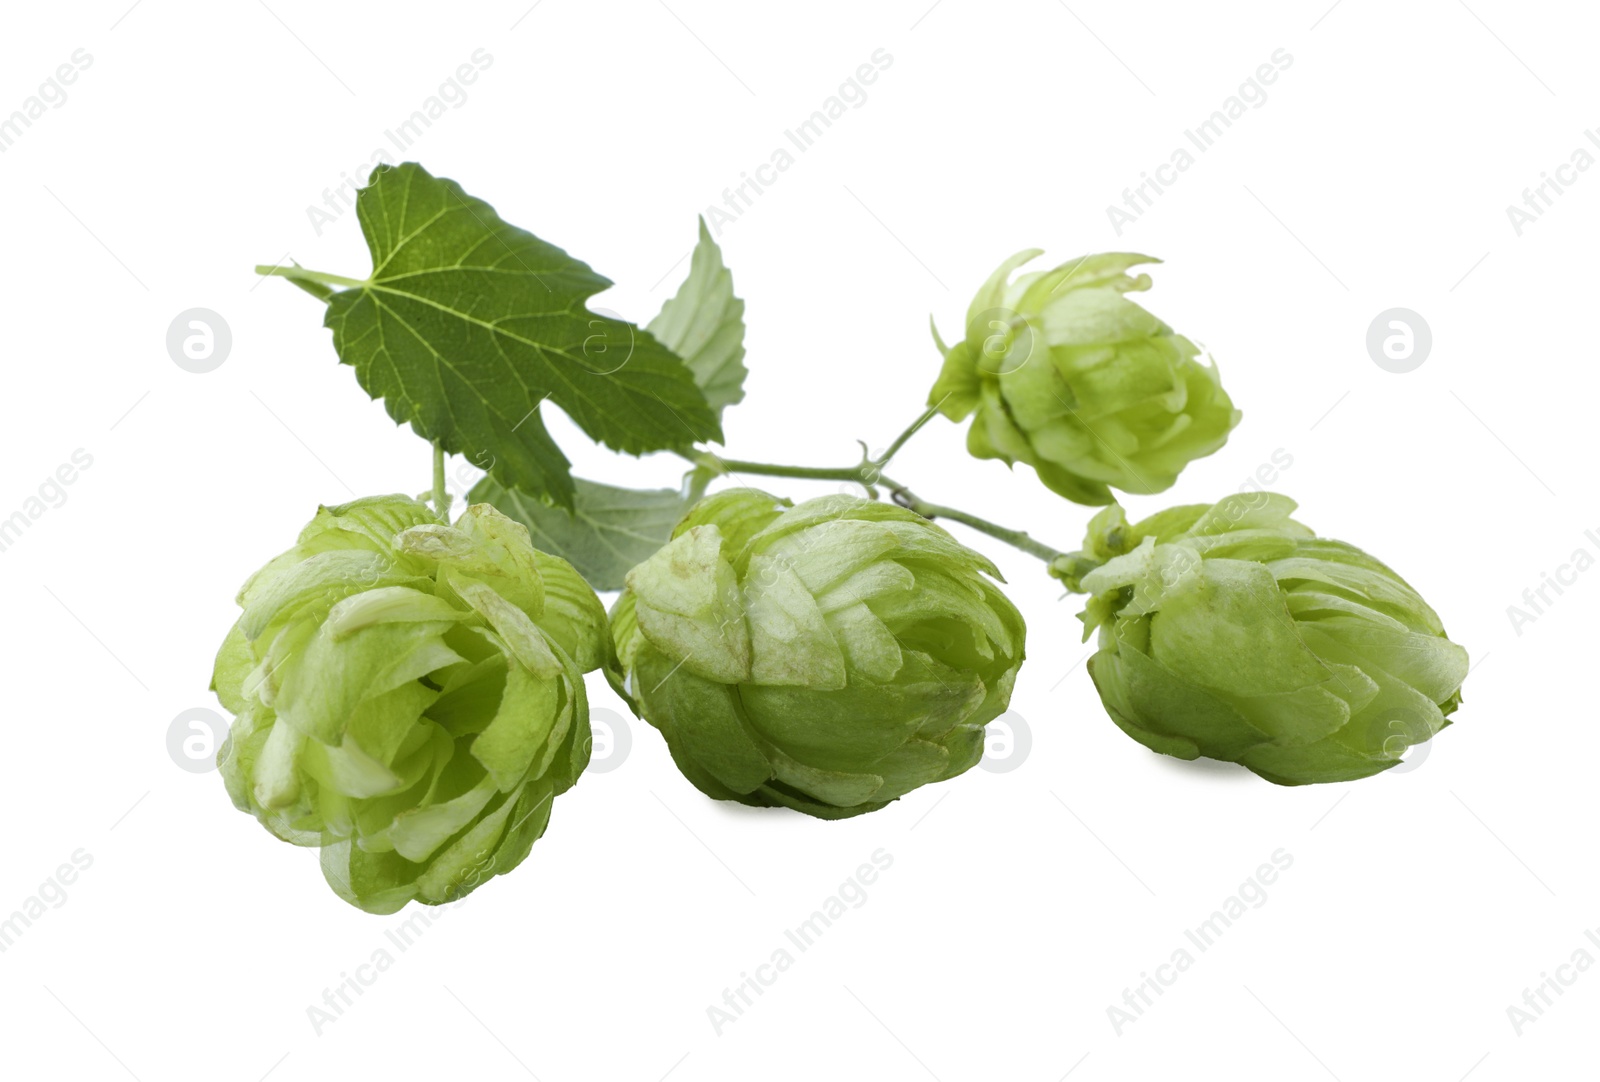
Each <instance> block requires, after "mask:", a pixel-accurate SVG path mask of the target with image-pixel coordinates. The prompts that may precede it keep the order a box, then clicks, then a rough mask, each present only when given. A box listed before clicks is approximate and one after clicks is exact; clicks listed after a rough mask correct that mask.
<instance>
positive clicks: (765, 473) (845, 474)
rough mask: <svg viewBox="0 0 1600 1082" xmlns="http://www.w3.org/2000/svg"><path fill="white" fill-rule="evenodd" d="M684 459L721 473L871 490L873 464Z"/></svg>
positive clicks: (703, 455)
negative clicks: (847, 483) (848, 483)
mask: <svg viewBox="0 0 1600 1082" xmlns="http://www.w3.org/2000/svg"><path fill="white" fill-rule="evenodd" d="M684 457H685V458H687V459H688V460H689V461H690V462H693V463H694V464H695V465H697V466H707V467H709V468H711V469H713V470H716V471H717V472H718V473H725V474H732V473H749V474H754V475H756V476H758V477H798V478H800V479H801V480H804V481H852V482H854V483H856V484H858V485H862V486H864V487H870V484H869V482H868V481H867V479H866V470H867V468H868V466H870V465H871V463H866V464H863V465H861V466H843V467H840V468H838V469H833V468H831V467H827V466H779V465H775V464H773V463H770V462H745V461H743V460H742V459H737V458H723V457H722V456H721V455H719V454H714V453H712V452H709V451H702V452H701V453H700V454H698V455H685V456H684Z"/></svg>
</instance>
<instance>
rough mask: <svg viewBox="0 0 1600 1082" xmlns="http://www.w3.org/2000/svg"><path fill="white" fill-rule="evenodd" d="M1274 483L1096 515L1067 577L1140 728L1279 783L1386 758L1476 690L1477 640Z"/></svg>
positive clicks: (1098, 666) (1358, 770) (1124, 714)
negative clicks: (1209, 498)
mask: <svg viewBox="0 0 1600 1082" xmlns="http://www.w3.org/2000/svg"><path fill="white" fill-rule="evenodd" d="M1294 508H1295V504H1294V501H1293V500H1290V499H1288V498H1287V497H1284V496H1278V495H1274V494H1272V493H1252V494H1240V495H1235V496H1230V497H1228V498H1227V499H1225V500H1222V501H1221V502H1219V503H1216V504H1212V505H1206V504H1196V505H1191V506H1186V507H1174V508H1171V509H1169V510H1167V511H1163V512H1161V513H1160V514H1157V515H1153V516H1151V517H1150V518H1148V519H1145V520H1144V521H1143V522H1140V523H1138V524H1137V525H1132V526H1130V525H1128V523H1127V520H1126V519H1125V518H1124V517H1123V514H1122V509H1121V508H1120V507H1108V508H1106V509H1105V510H1104V511H1102V512H1100V513H1099V514H1098V515H1096V516H1095V519H1094V521H1093V522H1092V523H1091V524H1090V527H1089V536H1088V539H1087V541H1086V543H1085V549H1084V551H1083V552H1080V553H1077V554H1074V555H1073V556H1068V557H1063V558H1062V559H1061V560H1060V561H1058V562H1057V567H1056V573H1057V574H1058V575H1060V576H1061V577H1062V578H1064V579H1066V581H1067V584H1068V586H1069V588H1071V589H1074V590H1080V591H1082V592H1086V593H1088V594H1090V595H1092V596H1091V598H1090V600H1089V603H1088V606H1087V608H1086V610H1085V611H1084V613H1083V614H1082V616H1081V619H1082V620H1083V622H1084V624H1085V631H1084V637H1085V638H1088V634H1089V632H1090V631H1092V630H1094V629H1095V628H1098V629H1099V631H1100V641H1099V650H1098V652H1097V653H1096V654H1095V655H1094V656H1093V657H1092V658H1091V659H1090V660H1089V671H1090V673H1091V674H1092V675H1093V677H1094V683H1095V687H1096V688H1097V689H1099V692H1100V698H1101V700H1102V701H1103V702H1104V703H1105V707H1106V710H1107V712H1108V713H1109V714H1110V715H1111V717H1112V720H1114V721H1115V722H1116V723H1117V724H1118V725H1119V726H1121V727H1122V730H1123V731H1124V732H1126V733H1127V734H1128V735H1129V736H1131V737H1133V738H1134V739H1135V740H1137V741H1139V742H1140V743H1142V744H1144V745H1146V746H1147V747H1149V748H1152V749H1153V750H1155V751H1159V752H1163V753H1165V754H1167V755H1175V756H1177V757H1178V758H1180V759H1194V758H1198V757H1200V756H1202V755H1203V756H1207V757H1209V758H1213V759H1226V760H1229V761H1231V762H1237V763H1243V764H1244V765H1245V766H1247V767H1249V768H1250V769H1251V770H1253V771H1255V772H1256V773H1257V774H1259V775H1261V776H1262V777H1263V778H1266V779H1267V780H1268V781H1273V782H1277V783H1279V784H1281V785H1301V784H1306V783H1309V782H1331V781H1350V780H1353V779H1356V778H1364V777H1367V776H1369V775H1372V774H1376V773H1378V772H1379V771H1382V770H1387V769H1389V768H1390V767H1392V766H1394V765H1395V764H1396V763H1397V762H1399V761H1400V757H1401V755H1402V754H1403V753H1404V752H1405V751H1406V749H1407V748H1408V747H1410V746H1412V745H1414V744H1418V743H1421V742H1422V741H1425V740H1427V739H1429V738H1430V737H1431V736H1433V734H1434V733H1436V732H1438V731H1439V730H1440V729H1442V728H1443V727H1444V726H1445V725H1447V724H1449V722H1448V720H1447V719H1448V717H1449V715H1450V714H1451V713H1452V712H1453V711H1454V710H1455V709H1456V707H1457V706H1458V705H1460V702H1461V682H1462V681H1463V680H1464V679H1465V678H1466V675H1467V652H1466V651H1465V650H1464V649H1462V648H1461V647H1460V646H1458V645H1456V644H1455V643H1453V642H1451V641H1450V640H1449V639H1448V638H1446V637H1445V632H1444V628H1443V626H1442V625H1441V624H1440V622H1439V617H1438V616H1437V615H1436V614H1435V613H1434V611H1433V610H1432V609H1431V608H1429V607H1428V604H1427V602H1425V601H1423V600H1422V598H1421V597H1420V596H1418V594H1417V593H1416V591H1415V590H1413V589H1412V588H1411V587H1410V586H1408V585H1407V584H1406V582H1405V580H1403V579H1402V578H1400V576H1399V575H1397V574H1395V573H1394V572H1393V571H1391V570H1390V569H1389V568H1388V567H1386V566H1385V565H1383V564H1381V563H1379V562H1378V561H1377V560H1375V559H1373V558H1372V557H1371V556H1368V555H1367V554H1366V553H1364V552H1362V551H1361V550H1360V549H1358V548H1355V547H1354V546H1352V545H1347V544H1345V543H1344V542H1342V541H1330V540H1325V539H1322V538H1319V537H1317V536H1316V535H1315V534H1313V533H1312V532H1311V531H1310V530H1309V529H1307V528H1306V527H1304V526H1302V525H1301V524H1300V523H1298V522H1295V521H1294V520H1293V519H1291V518H1290V517H1289V515H1290V514H1291V513H1292V512H1293V511H1294Z"/></svg>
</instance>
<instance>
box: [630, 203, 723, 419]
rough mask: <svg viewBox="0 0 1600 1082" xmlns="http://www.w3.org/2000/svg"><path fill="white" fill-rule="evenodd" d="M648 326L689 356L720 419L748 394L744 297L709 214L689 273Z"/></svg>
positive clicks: (691, 368)
mask: <svg viewBox="0 0 1600 1082" xmlns="http://www.w3.org/2000/svg"><path fill="white" fill-rule="evenodd" d="M645 329H646V330H647V331H649V332H650V333H651V334H653V335H655V336H656V338H657V339H658V340H660V341H661V342H662V343H663V344H665V345H666V347H667V348H668V349H670V350H672V351H673V352H674V353H676V354H677V355H678V356H680V357H682V358H683V360H684V363H685V364H687V365H688V366H689V371H690V372H692V373H693V374H694V381H695V384H696V385H698V386H699V388H700V389H701V390H702V391H704V392H705V396H706V401H707V402H709V403H710V404H711V408H712V409H713V410H714V411H716V414H717V417H718V419H720V418H721V417H722V411H723V409H724V408H726V407H728V406H733V405H737V404H738V403H739V402H740V400H742V399H743V398H744V377H745V376H746V375H747V374H748V370H747V369H746V368H745V366H744V301H743V300H741V299H739V298H738V297H735V296H734V295H733V274H732V272H730V271H729V270H728V268H727V266H725V265H724V264H723V262H722V249H720V248H718V247H717V242H716V241H714V240H712V239H711V232H710V230H708V229H706V220H705V219H704V218H701V219H700V242H699V243H698V244H696V245H695V246H694V255H693V256H692V257H691V259H690V261H689V277H688V278H687V279H685V280H684V283H683V285H681V286H679V287H678V293H677V295H676V296H675V297H673V298H672V299H671V300H669V301H667V303H666V304H663V305H662V306H661V313H660V314H659V315H657V316H656V318H654V319H652V320H651V321H650V322H649V324H647V325H646V327H645Z"/></svg>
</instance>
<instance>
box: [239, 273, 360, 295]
mask: <svg viewBox="0 0 1600 1082" xmlns="http://www.w3.org/2000/svg"><path fill="white" fill-rule="evenodd" d="M256 273H257V274H260V275H263V276H265V277H275V278H287V279H289V281H291V282H293V283H294V284H295V285H297V286H299V287H300V288H301V289H303V290H305V291H306V292H307V293H309V294H311V295H312V296H313V297H317V298H318V299H320V300H327V299H328V298H329V297H331V296H333V293H334V288H335V287H336V288H338V289H359V288H360V287H362V286H364V285H366V284H367V283H365V282H363V281H360V280H359V279H356V278H346V277H344V276H343V275H339V274H326V273H324V272H322V271H314V270H306V269H305V268H304V267H302V266H300V265H299V264H294V265H292V266H288V267H282V266H267V265H265V264H262V265H260V266H258V267H256Z"/></svg>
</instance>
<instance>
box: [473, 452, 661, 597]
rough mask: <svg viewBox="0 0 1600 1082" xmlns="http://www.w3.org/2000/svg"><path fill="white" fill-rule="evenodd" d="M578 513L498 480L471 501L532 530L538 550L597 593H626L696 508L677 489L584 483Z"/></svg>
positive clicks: (485, 483) (481, 486)
mask: <svg viewBox="0 0 1600 1082" xmlns="http://www.w3.org/2000/svg"><path fill="white" fill-rule="evenodd" d="M573 480H574V481H575V482H576V486H577V487H576V493H575V498H574V507H573V511H572V513H571V514H568V513H567V512H566V511H565V510H563V509H562V508H560V507H551V506H549V505H548V504H545V503H544V502H542V501H540V500H538V499H536V498H534V497H533V496H529V495H528V494H527V493H525V492H521V491H519V490H518V489H514V488H508V487H506V486H505V485H502V484H500V483H499V482H498V481H496V480H495V479H494V478H493V477H492V476H491V477H485V478H484V479H483V480H481V481H479V482H478V483H477V484H476V485H475V486H473V489H472V492H471V493H470V494H469V495H468V497H467V498H468V499H469V500H470V501H471V502H473V503H487V504H492V505H493V506H494V507H495V508H496V509H498V510H499V511H500V513H501V514H504V515H507V516H509V517H510V518H514V519H516V520H517V521H518V522H520V523H522V524H523V525H524V526H526V527H527V528H528V533H529V534H530V535H532V537H533V547H534V548H536V549H539V550H540V551H542V552H548V553H550V554H551V555H552V556H560V557H561V558H562V559H564V560H566V561H567V562H568V563H570V564H572V566H573V567H575V568H577V570H578V574H580V575H582V576H583V577H584V578H585V579H587V580H588V581H589V585H590V586H592V587H594V588H595V589H596V590H620V589H622V587H623V580H624V578H625V577H626V576H627V574H628V572H629V571H631V570H632V569H633V568H634V566H635V565H636V564H640V563H643V562H644V561H645V560H647V559H649V558H650V557H651V556H653V555H655V553H656V550H657V549H659V548H661V546H662V545H665V544H666V543H667V541H668V540H669V539H670V538H671V536H672V527H673V526H675V525H677V522H678V520H679V519H680V518H682V517H683V515H684V512H686V511H687V510H688V509H689V506H690V504H691V503H692V502H693V501H692V498H691V497H686V496H685V495H684V494H683V493H681V492H676V491H674V490H672V489H665V488H661V489H650V490H640V489H631V488H614V487H612V486H611V485H602V484H599V483H597V482H595V481H585V480H584V479H583V478H581V477H578V478H574V479H573Z"/></svg>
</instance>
